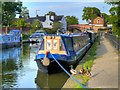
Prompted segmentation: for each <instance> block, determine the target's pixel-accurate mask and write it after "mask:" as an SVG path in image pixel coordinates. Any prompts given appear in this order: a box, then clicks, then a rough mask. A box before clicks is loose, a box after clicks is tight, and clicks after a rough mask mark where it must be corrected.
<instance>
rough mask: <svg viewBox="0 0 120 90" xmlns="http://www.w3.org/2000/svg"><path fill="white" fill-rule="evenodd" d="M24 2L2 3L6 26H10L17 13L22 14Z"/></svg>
mask: <svg viewBox="0 0 120 90" xmlns="http://www.w3.org/2000/svg"><path fill="white" fill-rule="evenodd" d="M21 7H22V2H3V3H2V12H3V14H2V22H3V25H4V26H10V25H11V21H12V19H14V18H15V16H16V13H20V12H21Z"/></svg>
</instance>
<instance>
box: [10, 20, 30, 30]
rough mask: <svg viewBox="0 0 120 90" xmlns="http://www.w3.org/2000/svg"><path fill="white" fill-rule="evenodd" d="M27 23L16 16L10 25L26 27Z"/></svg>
mask: <svg viewBox="0 0 120 90" xmlns="http://www.w3.org/2000/svg"><path fill="white" fill-rule="evenodd" d="M27 25H28V23H27V22H26V20H25V19H24V18H17V19H16V20H14V21H13V22H12V26H14V27H16V28H18V27H20V28H24V27H27Z"/></svg>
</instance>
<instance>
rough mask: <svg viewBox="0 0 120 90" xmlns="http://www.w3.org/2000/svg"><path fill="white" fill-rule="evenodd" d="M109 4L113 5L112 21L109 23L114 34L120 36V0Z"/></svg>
mask: <svg viewBox="0 0 120 90" xmlns="http://www.w3.org/2000/svg"><path fill="white" fill-rule="evenodd" d="M106 3H107V4H110V5H113V7H111V8H110V10H109V12H110V14H111V15H110V19H109V22H110V23H111V24H112V32H113V34H115V35H118V36H120V0H119V1H117V2H107V1H106Z"/></svg>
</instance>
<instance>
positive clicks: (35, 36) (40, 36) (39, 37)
mask: <svg viewBox="0 0 120 90" xmlns="http://www.w3.org/2000/svg"><path fill="white" fill-rule="evenodd" d="M43 35H44V34H43V33H34V34H32V35H31V36H30V38H29V42H31V43H34V42H39V43H40V42H41V41H42V39H43Z"/></svg>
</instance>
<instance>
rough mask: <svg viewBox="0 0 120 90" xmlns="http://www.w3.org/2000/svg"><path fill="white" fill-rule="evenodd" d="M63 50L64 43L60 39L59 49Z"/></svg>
mask: <svg viewBox="0 0 120 90" xmlns="http://www.w3.org/2000/svg"><path fill="white" fill-rule="evenodd" d="M62 50H65V47H64V44H63V42H62V40H61V41H60V51H62Z"/></svg>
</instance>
